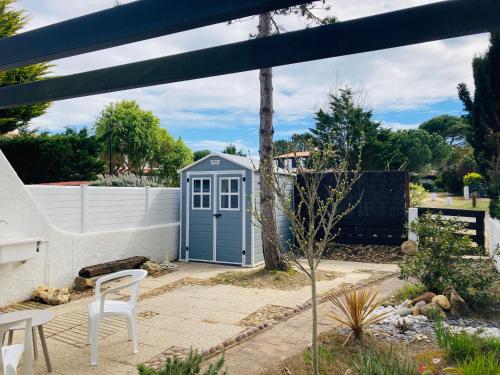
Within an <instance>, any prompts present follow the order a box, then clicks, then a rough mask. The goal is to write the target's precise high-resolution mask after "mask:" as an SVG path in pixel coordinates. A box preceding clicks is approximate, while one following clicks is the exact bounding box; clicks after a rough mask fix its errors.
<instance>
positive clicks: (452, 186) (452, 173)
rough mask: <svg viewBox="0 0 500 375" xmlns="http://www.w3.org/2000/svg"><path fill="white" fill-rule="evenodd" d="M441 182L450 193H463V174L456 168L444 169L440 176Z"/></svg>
mask: <svg viewBox="0 0 500 375" xmlns="http://www.w3.org/2000/svg"><path fill="white" fill-rule="evenodd" d="M440 177H441V178H440V184H441V186H442V188H443V190H445V191H446V192H448V193H451V194H455V195H461V194H462V189H463V187H464V185H463V180H462V175H461V174H460V173H459V172H457V171H456V170H454V169H448V170H446V171H444V172H443V173H442V174H441V176H440Z"/></svg>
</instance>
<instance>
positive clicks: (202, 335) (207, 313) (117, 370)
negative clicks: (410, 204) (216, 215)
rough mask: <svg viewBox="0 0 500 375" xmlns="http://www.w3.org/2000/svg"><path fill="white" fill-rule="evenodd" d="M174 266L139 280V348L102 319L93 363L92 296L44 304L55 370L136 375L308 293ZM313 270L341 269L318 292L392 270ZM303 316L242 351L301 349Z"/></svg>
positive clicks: (122, 329) (121, 326) (60, 374)
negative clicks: (88, 337)
mask: <svg viewBox="0 0 500 375" xmlns="http://www.w3.org/2000/svg"><path fill="white" fill-rule="evenodd" d="M178 265H179V269H178V270H177V271H175V272H173V273H170V274H167V275H164V276H161V277H159V278H147V279H145V280H144V281H143V283H142V285H141V288H140V296H144V297H141V300H140V302H139V303H138V307H137V313H138V316H139V323H138V325H139V327H138V331H139V341H140V351H139V353H137V354H133V353H132V343H131V342H130V341H128V335H127V330H126V324H125V322H124V321H123V322H121V321H110V322H108V324H103V325H101V327H102V331H101V332H100V340H99V362H98V367H97V368H92V367H91V366H90V365H89V361H90V356H89V351H90V348H89V346H88V345H87V344H86V342H85V334H86V329H87V323H86V311H87V304H88V303H90V302H91V301H92V300H93V297H87V298H84V299H81V300H78V301H73V302H70V303H69V304H66V305H62V306H56V307H52V308H51V310H52V311H53V312H54V314H55V315H56V319H55V320H54V321H53V322H52V323H51V325H50V327H49V326H48V327H47V331H50V336H51V337H50V338H49V339H48V347H49V352H50V355H51V359H52V362H53V367H54V374H56V375H79V374H82V375H83V374H84V375H94V374H95V375H100V374H111V373H114V374H134V375H135V374H137V370H136V365H137V364H139V363H141V362H144V361H147V360H149V359H151V358H152V357H155V356H156V355H157V354H159V353H160V352H163V351H164V350H166V349H168V348H170V347H174V346H175V347H178V348H183V349H189V348H195V349H198V350H204V349H208V348H210V347H213V346H215V345H217V344H220V343H221V342H223V341H224V340H226V339H228V338H230V337H234V336H236V335H237V334H238V333H239V332H241V331H242V329H243V327H241V326H240V325H238V323H239V321H240V320H242V319H244V318H245V317H247V316H248V315H249V314H252V313H254V312H255V311H257V310H260V309H262V308H263V307H265V306H266V305H279V306H284V307H295V306H296V305H299V304H302V303H303V302H305V301H307V300H309V299H310V287H309V286H305V287H303V288H300V289H296V290H276V289H252V288H242V287H237V286H233V285H197V284H196V283H195V285H184V282H183V280H184V279H185V278H194V279H197V280H206V279H208V278H210V277H212V276H215V275H217V274H218V273H220V272H227V271H232V270H238V271H241V270H242V269H241V268H238V267H227V266H222V265H215V264H204V263H178ZM320 269H321V270H325V271H335V272H341V273H343V275H342V276H341V277H338V278H336V279H333V280H323V281H320V282H319V283H318V290H319V291H320V292H323V291H327V290H331V289H336V288H339V287H340V286H341V285H343V284H346V283H349V284H356V283H359V282H362V281H365V280H367V279H369V278H370V277H372V276H373V272H394V271H395V270H397V268H396V266H394V265H380V264H367V263H355V262H339V261H324V262H323V263H322V264H321V265H320ZM172 283H177V284H175V285H176V286H178V285H184V286H180V287H177V288H175V289H173V290H169V291H167V292H164V293H158V294H157V293H156V292H158V291H163V290H166V289H170V286H171V285H172ZM198 284H199V282H198ZM148 293H149V294H148ZM156 294H157V295H156ZM123 295H124V294H123ZM123 295H121V296H117V298H121V297H123ZM308 319H309V318H308V313H307V312H305V313H304V314H300V315H297V316H295V317H293V318H291V319H290V320H288V321H287V322H286V323H283V324H280V325H279V326H281V327H288V330H285V331H283V332H278V334H277V335H276V336H274V337H268V338H267V339H265V337H266V336H264V334H262V335H258V336H257V338H256V339H255V340H254V344H253V345H254V347H252V346H250V347H248V346H245V347H243V348H241V352H242V353H243V351H246V352H249V353H254V354H255V352H256V351H257V352H258V351H259V350H261V349H263V348H265V347H266V346H272V347H273V348H274V349H275V350H274V353H275V356H273V354H271V353H267V354H266V355H264V354H263V352H261V353H260V355H261V356H262V358H268V359H269V360H273V359H274V360H276V358H278V359H279V358H281V357H285V356H288V355H289V354H290V352H289V350H290V347H293V349H294V350H295V349H297V350H298V348H302V345H303V343H304V342H307V341H308V340H310V333H307V329H305V328H304V327H309V325H310V322H309V320H308ZM322 323H325V327H326V326H328V325H329V324H331V323H330V322H322ZM273 330H275V329H274V328H273ZM290 332H292V333H290ZM259 337H262V339H263V340H260V339H259ZM16 340H21V337H20V335H16ZM266 340H267V341H266ZM236 348H239V346H238V347H236ZM259 348H260V349H259ZM236 350H240V349H236ZM256 362H257V363H253V364H252V365H251V366H250V367H255V366H258V365H259V362H260V359H259V360H257V361H256ZM228 363H229V364H231V366H230V367H229V368H231V367H233V366H237V362H235V361H234V359H233V358H228ZM34 367H35V368H34V374H35V375H39V374H45V373H46V368H45V364H44V361H43V359H39V360H38V361H36V362H35V366H34ZM233 368H238V367H233ZM231 373H234V372H230V374H231Z"/></svg>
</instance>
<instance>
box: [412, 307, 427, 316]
mask: <svg viewBox="0 0 500 375" xmlns="http://www.w3.org/2000/svg"><path fill="white" fill-rule="evenodd" d="M424 306H425V305H424ZM411 314H412V315H413V316H418V315H420V306H415V307H414V308H413V309H411Z"/></svg>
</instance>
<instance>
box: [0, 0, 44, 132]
mask: <svg viewBox="0 0 500 375" xmlns="http://www.w3.org/2000/svg"><path fill="white" fill-rule="evenodd" d="M14 3H15V0H0V38H5V37H8V36H12V35H14V34H16V33H17V32H19V31H20V30H21V29H22V28H23V27H24V26H25V25H26V24H27V22H28V16H27V15H26V14H25V13H24V12H23V11H20V10H16V9H14V8H13V7H12V5H13V4H14ZM49 69H50V65H49V64H46V63H43V64H36V65H30V66H26V67H22V68H16V69H11V70H7V71H0V87H4V86H12V85H17V84H20V83H28V82H33V81H39V80H41V79H44V78H45V76H46V75H47V74H48V73H49ZM49 106H50V103H41V104H33V105H26V106H21V107H15V108H9V109H0V135H1V134H5V133H8V132H11V131H13V130H15V129H19V128H25V127H27V126H28V124H29V122H30V120H31V119H33V118H35V117H38V116H41V115H43V114H44V113H45V112H46V110H47V108H48V107H49Z"/></svg>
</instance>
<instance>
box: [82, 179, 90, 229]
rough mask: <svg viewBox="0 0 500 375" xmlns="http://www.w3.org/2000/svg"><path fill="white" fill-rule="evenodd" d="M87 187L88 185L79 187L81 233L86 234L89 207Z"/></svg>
mask: <svg viewBox="0 0 500 375" xmlns="http://www.w3.org/2000/svg"><path fill="white" fill-rule="evenodd" d="M88 189H89V186H88V185H80V192H81V194H80V198H81V200H80V201H81V219H80V224H81V232H82V233H86V232H87V220H88V206H89V204H88V203H89V202H88V200H89V190H88Z"/></svg>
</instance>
